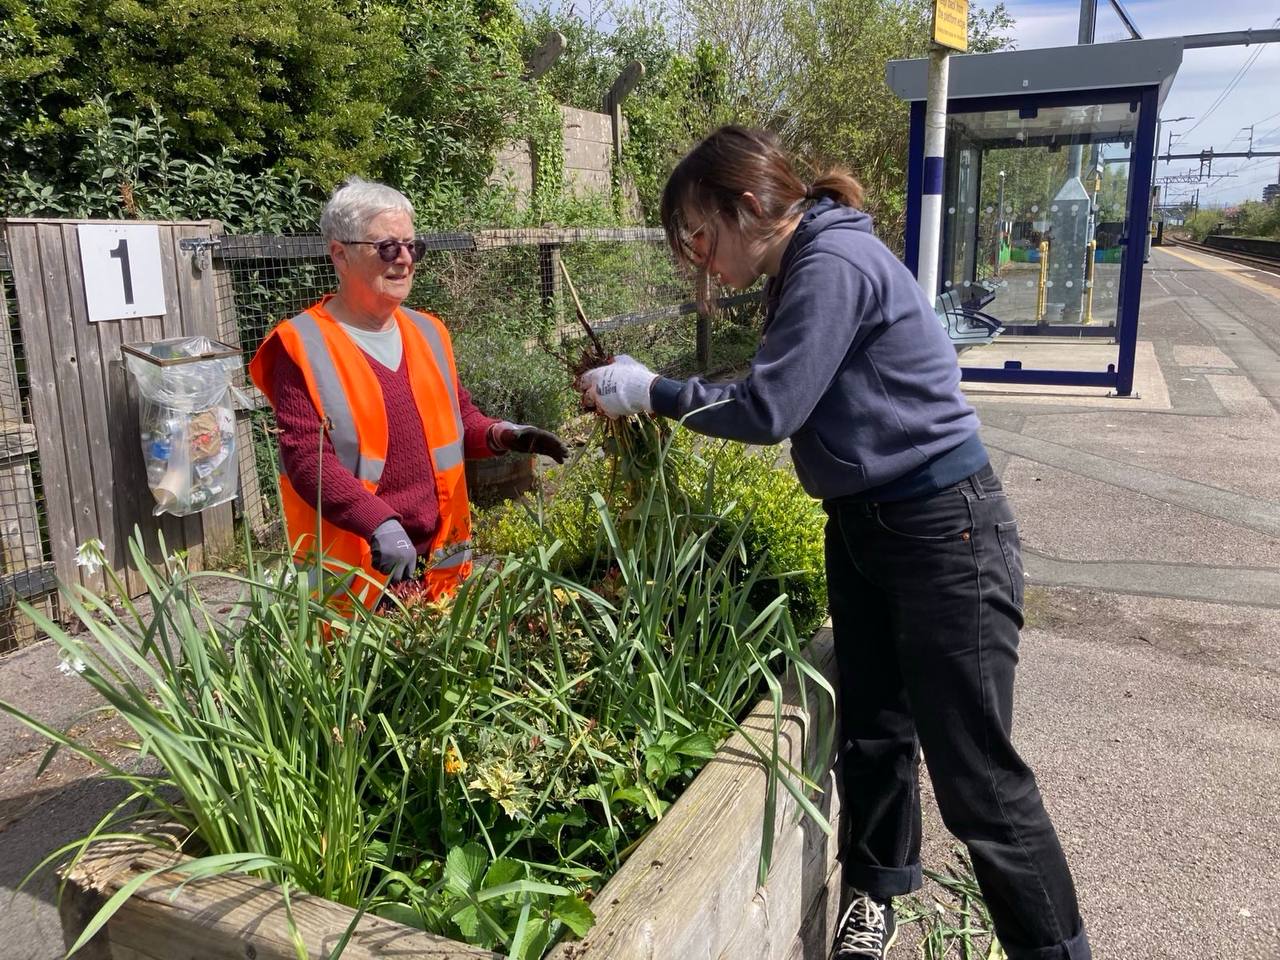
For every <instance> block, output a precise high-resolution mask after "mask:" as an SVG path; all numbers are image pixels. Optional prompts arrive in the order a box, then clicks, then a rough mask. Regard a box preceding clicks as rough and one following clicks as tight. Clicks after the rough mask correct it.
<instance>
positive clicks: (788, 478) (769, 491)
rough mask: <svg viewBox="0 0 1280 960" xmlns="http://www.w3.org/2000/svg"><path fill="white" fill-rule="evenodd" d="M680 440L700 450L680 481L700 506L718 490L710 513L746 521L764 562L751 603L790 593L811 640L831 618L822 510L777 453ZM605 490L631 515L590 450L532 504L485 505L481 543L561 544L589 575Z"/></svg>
mask: <svg viewBox="0 0 1280 960" xmlns="http://www.w3.org/2000/svg"><path fill="white" fill-rule="evenodd" d="M675 446H676V448H677V449H679V450H682V451H684V452H688V451H689V450H691V449H696V450H697V454H698V456H696V457H687V458H683V459H682V468H681V472H680V475H679V478H678V483H679V487H680V489H681V491H682V492H683V494H684V495H685V496H686V497H687V498H689V500H690V501H693V502H699V501H701V500H702V499H703V497H704V495H707V494H709V500H708V503H709V510H710V511H711V512H713V513H717V514H718V513H721V512H723V513H724V515H725V516H727V517H730V518H732V520H733V522H734V524H735V525H736V524H739V523H740V524H742V525H743V533H742V548H743V550H744V551H745V555H746V556H748V557H751V558H752V559H753V560H755V559H757V558H760V559H761V576H762V579H761V580H760V581H759V582H758V583H757V584H756V586H755V588H754V589H753V591H752V594H751V602H752V604H753V605H754V606H755V607H756V608H757V609H764V608H765V607H767V606H768V605H769V603H770V602H772V600H773V599H774V598H776V597H777V596H778V595H779V594H780V593H786V594H787V596H788V598H789V607H790V610H791V617H792V619H793V620H794V622H795V625H796V629H797V631H799V632H800V634H801V635H802V636H806V635H808V634H810V633H812V632H813V630H815V629H816V628H817V627H818V625H819V624H821V623H822V622H823V620H825V619H826V615H827V614H826V610H827V586H826V575H825V572H824V564H823V525H824V523H825V517H824V515H823V512H822V508H821V506H820V505H819V504H818V502H817V501H815V500H813V499H811V498H810V497H809V495H808V494H806V493H805V492H804V490H803V489H802V488H801V487H800V484H799V481H797V480H796V478H795V476H794V475H793V474H792V473H791V471H790V470H787V469H785V468H783V467H780V466H778V465H777V455H776V452H774V451H770V450H759V449H752V448H749V447H746V446H744V445H742V444H740V443H732V442H728V441H704V440H700V439H695V436H694V434H692V433H690V432H689V431H684V430H682V431H680V432H679V434H678V436H677V439H676V441H675ZM596 490H599V491H604V492H606V494H607V495H610V496H613V497H614V498H615V508H616V509H617V511H618V513H619V514H622V513H625V511H626V509H627V504H625V503H617V502H616V500H617V499H618V498H620V497H621V493H620V491H619V488H618V485H617V484H616V483H615V482H614V481H613V479H612V478H611V477H610V475H609V464H608V462H607V461H606V460H605V458H603V457H600V456H590V455H584V456H583V457H582V458H580V459H579V460H578V461H576V462H570V463H569V464H567V465H566V466H564V467H561V468H558V469H553V470H551V471H549V472H548V473H547V474H545V475H544V478H543V491H544V492H542V493H541V494H540V495H539V496H538V498H537V499H536V501H535V502H534V503H533V504H532V505H530V504H524V503H518V502H510V501H509V502H506V503H502V504H498V505H495V506H493V507H491V508H489V509H487V510H483V511H480V512H479V513H478V517H477V522H476V526H475V530H474V534H475V538H476V541H477V543H478V544H479V545H480V549H482V550H483V551H485V552H486V553H494V554H504V553H511V552H519V551H521V550H524V549H527V548H528V547H529V546H530V545H532V544H542V545H543V546H550V545H551V544H552V543H555V542H556V541H559V542H560V543H561V544H563V546H562V548H561V551H562V552H561V553H560V555H559V559H560V562H561V564H562V566H563V568H564V569H565V570H569V571H573V572H575V573H579V574H581V573H583V572H584V571H585V570H586V569H588V568H590V566H591V565H592V564H593V562H594V561H595V557H596V556H597V553H598V551H599V550H600V548H601V541H600V539H599V538H600V533H599V523H598V519H597V516H596V512H595V510H594V508H593V507H592V506H591V500H590V495H591V493H592V492H593V491H596ZM726 546H727V544H726V543H725V542H724V541H723V540H722V539H720V538H718V537H716V536H715V535H713V537H712V549H713V550H716V551H721V552H722V551H723V550H724V549H725V548H726Z"/></svg>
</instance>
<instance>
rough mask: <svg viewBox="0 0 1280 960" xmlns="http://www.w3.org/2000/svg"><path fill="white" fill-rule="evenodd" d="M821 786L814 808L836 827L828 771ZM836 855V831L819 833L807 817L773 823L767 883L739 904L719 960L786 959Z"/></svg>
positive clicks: (823, 890)
mask: <svg viewBox="0 0 1280 960" xmlns="http://www.w3.org/2000/svg"><path fill="white" fill-rule="evenodd" d="M823 786H824V791H825V792H824V793H823V794H822V796H821V797H820V798H819V803H818V808H819V809H820V810H821V811H822V813H823V815H824V816H826V817H827V819H828V820H829V821H830V822H831V823H838V822H839V816H840V798H839V795H838V793H837V792H836V777H835V772H834V771H829V772H828V774H827V778H826V781H825V783H824V785H823ZM839 852H840V832H839V831H833V832H832V833H831V834H826V833H823V832H822V830H820V829H819V828H818V826H817V824H815V823H814V822H813V821H812V820H809V819H807V818H806V819H804V820H801V821H800V822H799V823H796V822H794V820H793V819H792V820H785V821H783V822H781V823H779V824H778V831H777V834H776V836H775V839H774V848H773V866H772V868H771V869H770V871H769V876H768V879H767V880H766V881H765V883H764V886H762V887H760V888H759V889H757V890H756V892H755V893H754V894H753V895H752V896H751V899H750V900H748V901H747V902H746V903H745V904H744V905H743V910H742V916H741V917H740V918H739V920H738V923H737V926H736V928H735V929H734V930H733V933H732V935H731V937H730V940H729V942H728V944H727V945H726V946H725V947H724V948H723V949H722V950H721V951H720V954H719V960H753V958H755V960H786V956H787V954H788V953H789V952H790V950H791V948H792V945H793V943H794V941H795V938H796V936H797V934H799V933H800V932H801V931H802V930H803V927H804V924H805V922H806V918H807V917H808V916H809V915H810V914H811V913H812V912H813V910H814V909H815V908H816V907H817V906H818V905H819V903H820V901H822V900H824V899H825V898H826V896H827V879H828V877H829V876H830V875H831V873H832V871H833V870H835V869H836V868H838V866H839ZM837 895H838V891H837Z"/></svg>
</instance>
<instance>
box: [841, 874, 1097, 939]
mask: <svg viewBox="0 0 1280 960" xmlns="http://www.w3.org/2000/svg"><path fill="white" fill-rule="evenodd" d="M844 882H845V886H848V887H852V888H853V889H854V890H859V891H861V892H862V893H869V894H871V896H873V897H875V898H876V899H877V900H888V899H889V898H890V897H900V896H902V895H903V894H906V893H911V891H913V890H919V889H920V885H921V884H922V883H923V882H924V876H923V874H922V873H921V870H920V864H918V863H909V864H907V865H906V866H905V867H872V866H868V865H867V864H865V863H846V864H845V865H844ZM1073 960H1074V958H1073Z"/></svg>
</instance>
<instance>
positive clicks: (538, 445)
mask: <svg viewBox="0 0 1280 960" xmlns="http://www.w3.org/2000/svg"><path fill="white" fill-rule="evenodd" d="M493 447H494V449H495V450H497V451H499V452H501V451H505V450H512V451H515V452H516V453H540V454H542V455H543V456H544V457H550V458H551V459H552V460H554V461H555V462H556V463H564V461H565V459H566V458H567V457H568V456H569V451H568V450H567V449H565V445H564V443H563V442H561V440H560V438H559V437H557V436H556V435H555V434H554V433H552V432H550V431H549V430H540V429H539V428H538V427H531V426H528V425H527V424H523V423H508V422H506V421H505V420H504V421H503V422H502V423H495V424H494V425H493Z"/></svg>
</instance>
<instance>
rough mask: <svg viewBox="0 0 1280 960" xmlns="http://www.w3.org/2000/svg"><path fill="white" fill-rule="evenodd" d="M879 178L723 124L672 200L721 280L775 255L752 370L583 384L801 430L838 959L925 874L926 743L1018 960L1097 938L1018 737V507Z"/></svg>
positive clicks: (670, 227)
mask: <svg viewBox="0 0 1280 960" xmlns="http://www.w3.org/2000/svg"><path fill="white" fill-rule="evenodd" d="M861 200H862V188H861V187H860V186H859V185H858V183H857V181H856V180H854V179H853V178H852V177H851V176H850V175H849V174H848V173H846V172H844V171H841V170H838V169H837V170H831V171H828V172H827V173H824V174H823V175H821V176H819V177H818V178H817V179H816V180H814V181H813V182H812V183H806V182H805V181H804V180H803V179H801V178H800V176H799V175H798V174H797V172H796V168H795V166H794V165H793V163H792V162H791V161H790V159H789V158H788V157H787V156H786V154H785V153H784V152H783V151H782V150H781V149H780V148H779V146H778V144H777V142H776V140H775V139H774V138H773V136H772V135H770V134H768V133H765V132H763V131H756V130H747V129H744V128H741V127H723V128H721V129H719V130H717V131H716V132H714V133H713V134H711V135H710V136H709V137H707V138H706V139H705V140H704V141H702V143H700V144H699V145H698V146H697V147H696V148H695V149H694V150H693V151H692V152H690V153H689V155H688V156H686V157H685V158H684V159H683V160H682V161H681V162H680V164H679V165H678V166H677V167H676V169H675V170H674V172H673V173H672V174H671V178H670V179H669V181H668V182H667V185H666V189H665V191H664V192H663V197H662V223H663V226H664V227H665V229H666V233H667V238H668V240H669V242H670V244H671V248H672V250H673V251H674V252H675V254H676V256H677V257H678V258H679V259H681V260H682V261H684V262H685V263H687V264H689V265H691V266H693V267H695V268H697V269H699V270H701V271H704V272H705V273H707V274H709V275H710V277H711V278H712V279H713V280H715V281H716V282H718V283H719V284H721V285H723V286H726V287H732V288H739V289H741V288H745V287H749V286H751V285H752V284H754V283H755V282H756V280H758V279H759V278H760V277H761V276H766V277H767V278H768V280H767V283H766V285H765V293H764V296H765V303H766V319H765V323H764V329H763V332H762V333H761V337H760V344H759V347H758V349H757V352H756V355H755V357H754V358H753V359H752V361H751V367H750V369H749V371H748V372H747V375H746V376H745V377H743V378H742V379H740V380H736V381H733V382H731V383H709V382H707V381H706V380H704V379H702V378H699V377H694V378H692V379H689V380H685V381H677V380H670V379H667V378H665V377H660V376H658V375H657V374H655V373H654V372H653V371H651V370H649V369H647V368H646V367H645V366H643V365H642V364H640V363H638V362H636V361H635V360H633V359H632V358H630V357H625V356H623V357H618V358H617V359H616V361H615V362H614V363H612V364H610V365H609V366H606V367H601V368H599V369H597V370H592V371H590V372H588V373H586V374H584V375H583V377H582V379H581V380H580V382H579V386H580V387H581V389H582V390H583V392H584V395H585V398H586V402H587V403H588V405H592V406H594V407H595V409H597V410H598V411H600V412H601V413H603V414H605V415H607V416H610V417H620V416H629V415H632V414H636V413H640V412H653V413H657V414H660V415H662V416H666V417H672V418H678V417H686V419H685V424H686V425H687V426H688V427H690V428H691V429H693V430H696V431H699V432H701V433H705V434H707V435H709V436H714V437H725V438H728V439H732V440H739V441H742V442H744V443H755V444H772V443H779V442H781V441H783V440H790V445H791V456H792V459H793V461H794V462H795V467H796V474H797V476H798V477H799V479H800V482H801V483H802V484H803V485H804V487H805V489H806V490H807V491H808V492H809V493H810V494H811V495H812V496H814V497H816V498H818V499H820V500H822V502H823V506H824V508H825V510H826V512H827V515H828V520H827V528H826V573H827V584H828V592H829V596H830V606H831V622H832V630H833V633H834V635H835V645H836V655H837V661H838V664H839V670H840V698H841V711H842V718H843V720H842V723H843V729H842V745H841V759H842V761H843V784H842V790H843V792H842V807H841V817H842V828H843V829H845V830H846V831H847V832H848V837H847V842H846V843H845V844H844V846H843V849H844V850H845V851H846V853H845V855H844V861H843V873H844V880H845V884H846V886H847V887H848V888H849V892H848V895H849V897H850V902H849V906H848V909H847V910H846V911H845V912H844V914H843V916H842V918H841V922H840V926H839V928H838V930H837V933H836V943H835V950H834V956H835V958H836V960H855V958H858V960H866V958H875V960H880V958H882V957H883V956H884V954H885V951H886V950H887V949H888V947H889V944H890V943H891V942H892V940H893V937H894V933H895V927H894V918H893V905H892V898H893V897H894V896H897V895H900V894H905V893H908V892H910V891H912V890H915V889H917V888H918V887H919V886H920V883H921V867H920V800H919V791H918V767H919V760H920V753H921V748H922V747H923V751H924V754H925V756H926V757H927V758H928V764H927V765H928V770H929V775H930V777H931V779H932V781H933V786H934V793H935V795H936V796H937V798H938V806H939V809H940V811H941V813H942V818H943V821H944V823H946V825H947V828H948V829H949V830H950V831H951V832H952V833H953V834H955V836H956V837H957V838H958V839H960V840H961V841H963V842H964V843H965V844H966V846H967V847H968V849H969V853H970V855H971V857H972V859H973V864H974V870H975V873H976V875H977V878H978V881H979V883H980V885H981V887H982V891H983V895H984V897H985V898H986V901H987V905H988V907H989V909H990V911H991V916H992V919H993V921H994V923H995V928H996V932H997V935H998V936H999V938H1000V942H1001V945H1002V946H1003V947H1004V949H1005V951H1006V952H1007V953H1008V955H1009V957H1010V958H1011V960H1086V958H1089V957H1090V950H1089V944H1088V938H1087V936H1086V934H1085V930H1084V925H1083V922H1082V921H1081V918H1080V913H1079V908H1078V906H1077V903H1076V893H1075V887H1074V885H1073V882H1072V879H1071V873H1070V870H1069V869H1068V867H1067V863H1066V859H1065V857H1064V856H1063V852H1062V848H1061V846H1060V845H1059V842H1058V838H1057V835H1056V833H1055V832H1054V829H1053V825H1052V824H1051V823H1050V822H1049V817H1048V815H1047V814H1046V813H1045V809H1044V805H1043V803H1042V801H1041V798H1040V793H1039V791H1038V789H1037V787H1036V781H1035V777H1034V775H1033V773H1032V771H1031V770H1030V768H1029V767H1028V766H1027V765H1026V764H1025V763H1024V762H1023V761H1022V759H1021V758H1020V757H1019V756H1018V753H1017V751H1016V750H1015V749H1014V747H1013V744H1012V742H1011V741H1010V729H1011V725H1012V711H1013V685H1014V683H1013V682H1014V667H1015V664H1016V663H1017V647H1018V637H1019V631H1020V629H1021V627H1022V622H1023V620H1022V595H1023V576H1022V559H1021V553H1020V547H1019V540H1018V528H1017V523H1016V521H1015V520H1014V516H1013V512H1012V509H1011V508H1010V505H1009V501H1008V498H1007V497H1006V495H1005V493H1004V491H1003V490H1002V489H1001V486H1000V481H999V479H998V478H997V477H996V475H995V473H994V472H993V471H992V469H991V466H990V464H989V462H988V458H987V452H986V450H985V448H984V447H983V444H982V441H981V440H980V439H979V437H978V418H977V415H976V414H975V413H974V411H973V408H972V407H970V406H969V404H968V402H967V401H966V400H965V398H964V395H963V394H962V393H961V391H960V370H959V366H958V364H957V363H956V357H955V351H954V349H953V348H952V346H951V342H950V341H949V340H948V338H947V336H946V333H945V331H944V330H943V328H942V325H941V323H940V322H939V321H938V319H937V317H936V316H935V314H934V310H933V305H932V304H931V303H929V301H928V299H927V298H926V297H925V295H924V293H923V292H922V291H921V290H920V287H919V286H918V285H917V284H916V282H915V279H914V278H913V277H912V276H911V274H910V273H909V272H908V271H907V269H906V268H905V267H904V266H903V265H902V263H901V262H900V261H899V260H898V259H897V258H896V257H895V256H894V255H893V254H892V253H891V252H890V251H889V249H888V248H887V247H885V246H884V244H882V243H881V242H880V241H879V240H878V239H876V237H875V234H874V233H873V232H872V226H871V218H870V217H869V216H867V214H865V213H863V212H862V211H861V210H860V209H858V208H859V206H860V205H861Z"/></svg>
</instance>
